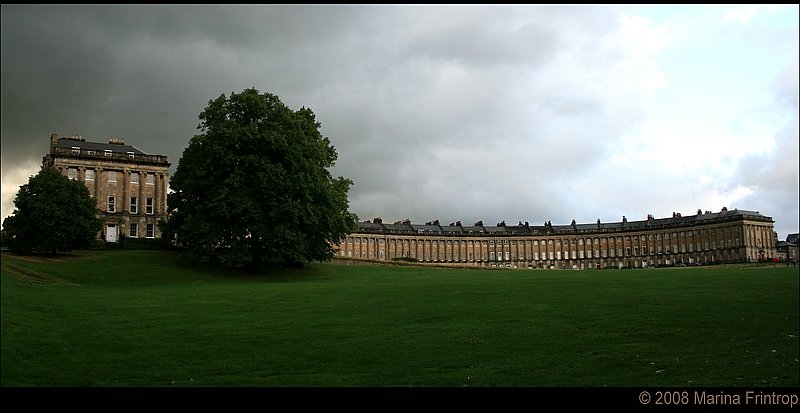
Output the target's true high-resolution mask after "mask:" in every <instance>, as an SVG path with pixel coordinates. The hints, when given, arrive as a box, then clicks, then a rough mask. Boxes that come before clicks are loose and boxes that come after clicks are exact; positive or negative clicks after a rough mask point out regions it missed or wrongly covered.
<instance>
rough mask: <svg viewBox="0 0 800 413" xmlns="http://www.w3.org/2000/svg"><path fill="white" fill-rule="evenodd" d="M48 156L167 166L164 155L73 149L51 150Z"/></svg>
mask: <svg viewBox="0 0 800 413" xmlns="http://www.w3.org/2000/svg"><path fill="white" fill-rule="evenodd" d="M50 154H51V155H58V156H63V157H72V158H90V159H103V160H111V161H117V162H135V163H151V164H158V165H168V164H169V162H168V161H167V157H166V156H164V155H146V154H139V153H121V152H108V151H98V150H90V149H75V148H51V149H50Z"/></svg>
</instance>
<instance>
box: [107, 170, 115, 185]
mask: <svg viewBox="0 0 800 413" xmlns="http://www.w3.org/2000/svg"><path fill="white" fill-rule="evenodd" d="M108 182H117V172H116V171H108Z"/></svg>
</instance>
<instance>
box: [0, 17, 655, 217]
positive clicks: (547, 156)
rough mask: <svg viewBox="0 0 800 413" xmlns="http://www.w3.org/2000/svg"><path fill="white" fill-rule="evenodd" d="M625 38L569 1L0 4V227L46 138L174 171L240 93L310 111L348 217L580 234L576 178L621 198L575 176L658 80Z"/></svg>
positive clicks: (594, 207)
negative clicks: (215, 105) (109, 143)
mask: <svg viewBox="0 0 800 413" xmlns="http://www.w3.org/2000/svg"><path fill="white" fill-rule="evenodd" d="M624 24H625V23H624V22H623V21H622V20H621V19H620V9H619V8H616V7H587V6H582V7H541V6H515V7H510V6H507V7H494V6H474V7H473V6H413V7H412V6H308V5H304V6H269V5H267V6H186V5H184V6H138V5H128V6H9V5H3V6H2V63H1V64H2V97H1V99H2V101H1V103H2V174H3V185H4V188H3V197H4V198H3V208H4V210H3V214H8V213H10V212H11V211H10V210H9V209H8V205H10V199H9V198H10V197H13V192H14V191H13V189H15V188H12V190H9V189H8V188H6V186H9V185H14V186H16V185H19V184H21V183H23V181H24V179H27V177H26V176H21V175H24V174H25V173H34V172H35V170H33V169H32V167H35V166H36V165H37V164H40V163H41V157H42V156H43V155H44V154H45V153H47V150H48V138H49V136H50V134H51V133H60V134H65V135H69V134H73V133H74V134H81V135H83V136H84V137H86V138H87V139H90V140H99V141H102V140H104V139H106V138H107V137H115V136H122V137H125V138H126V142H127V143H129V144H133V145H135V146H137V147H138V148H140V149H142V150H144V151H145V152H150V153H159V154H164V155H167V156H169V158H170V160H171V161H172V163H173V170H174V167H175V165H176V164H177V163H178V160H179V158H180V155H181V153H182V151H183V149H184V148H185V147H186V145H187V144H188V142H189V139H190V138H191V137H192V136H193V135H194V134H196V133H197V132H198V131H197V125H198V118H197V116H198V114H199V113H200V112H201V111H202V110H203V108H204V107H205V106H206V105H207V103H208V101H209V100H210V99H213V98H216V97H218V96H219V95H221V94H226V95H227V94H230V93H231V92H240V91H241V90H243V89H245V88H248V87H255V88H257V89H259V90H260V91H262V92H269V93H273V94H276V95H278V96H279V97H280V98H281V100H282V101H283V102H284V103H286V104H287V105H288V106H290V107H292V108H295V109H298V108H300V107H303V106H305V107H309V108H311V109H312V110H313V111H314V113H315V114H316V115H317V119H318V120H319V121H320V122H321V123H322V133H323V134H324V135H326V136H328V137H330V139H331V141H332V143H333V144H334V146H335V147H336V149H337V151H338V153H339V159H338V162H337V164H336V166H335V167H334V168H333V171H332V172H333V173H334V175H343V176H346V177H349V178H351V179H353V180H354V181H355V186H354V187H353V188H352V189H351V191H350V201H351V202H350V204H351V209H352V210H353V211H354V212H356V213H357V214H359V215H360V216H361V218H362V219H368V218H373V217H376V216H382V217H384V218H385V219H387V220H397V219H402V218H411V219H412V220H414V221H415V222H419V221H425V220H429V219H437V218H438V219H440V220H442V222H445V221H447V222H450V221H455V220H463V221H464V222H468V221H475V220H484V221H486V222H491V223H494V222H498V221H501V220H506V221H508V222H516V221H517V220H522V221H526V220H529V221H531V222H532V223H533V222H534V221H535V222H536V223H540V222H539V221H544V220H547V219H551V220H552V221H553V222H554V223H556V222H558V223H567V222H569V220H570V219H572V218H580V216H579V214H580V213H583V214H585V215H586V216H589V217H591V218H587V219H584V220H581V221H582V222H584V221H585V222H593V221H594V217H595V216H596V215H598V214H600V213H601V212H602V211H600V210H601V209H604V208H605V209H608V204H607V202H610V201H608V199H606V198H605V195H603V196H602V197H601V198H603V199H600V198H598V199H596V200H594V201H592V202H591V203H587V202H586V201H585V200H584V199H579V198H578V199H576V196H577V195H576V194H583V196H584V197H589V196H592V195H594V194H596V193H597V192H594V190H591V191H587V189H586V188H584V187H581V186H578V185H577V183H576V182H577V181H578V180H582V181H583V182H586V181H587V180H588V181H589V182H591V184H592V185H593V186H596V187H598V186H599V187H603V186H607V187H608V188H609V190H611V189H614V190H616V191H623V192H626V191H628V189H625V188H626V186H625V184H624V182H625V181H624V180H621V179H620V180H618V182H613V183H612V184H613V185H610V184H607V183H606V182H608V181H609V179H610V177H609V176H607V175H602V176H600V175H598V176H597V179H596V180H589V177H590V176H591V173H592V172H591V171H592V168H593V166H596V165H600V164H602V163H604V162H608V159H609V158H610V156H611V155H612V154H614V153H615V152H616V151H618V145H619V143H620V142H621V139H623V137H624V136H626V135H630V134H631V133H634V132H635V131H636V128H637V125H638V123H640V122H641V121H642V119H644V118H645V110H646V109H645V106H646V102H647V99H648V96H649V95H648V93H650V92H649V90H650V89H652V87H651V85H650V83H651V79H652V78H654V77H656V78H657V76H658V73H657V72H658V70H657V68H654V65H653V64H652V62H651V60H652V59H651V57H650V56H649V55H648V54H647V53H642V52H641V51H640V50H638V49H636V48H635V47H633V48H632V47H630V45H629V44H628V43H630V41H631V39H630V38H631V35H630V34H626V33H624V32H623V31H622V30H621V28H622V26H623V25H624ZM633 40H636V39H635V34H634V39H633ZM12 178H13V179H12ZM611 179H614V177H612V178H611ZM626 179H629V178H628V177H626ZM10 182H14V183H13V184H9V183H10ZM617 185H618V186H617ZM9 194H10V195H9ZM604 202H605V203H604ZM627 207H628V208H631V209H635V210H637V211H638V209H637V208H640V207H639V206H638V205H633V204H631V205H629V206H627ZM642 208H643V207H642ZM616 212H617V211H615V212H614V213H616ZM640 212H641V211H640Z"/></svg>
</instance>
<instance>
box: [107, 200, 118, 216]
mask: <svg viewBox="0 0 800 413" xmlns="http://www.w3.org/2000/svg"><path fill="white" fill-rule="evenodd" d="M115 203H116V199H115V198H114V197H113V196H110V197H108V208H107V209H106V210H107V211H108V212H117V210H116V205H115Z"/></svg>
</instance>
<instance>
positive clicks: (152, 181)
mask: <svg viewBox="0 0 800 413" xmlns="http://www.w3.org/2000/svg"><path fill="white" fill-rule="evenodd" d="M42 163H43V164H44V165H46V166H53V167H55V168H57V169H58V170H59V171H61V173H62V174H64V175H65V176H67V177H68V178H70V179H78V180H80V181H82V182H84V183H85V184H86V187H87V188H89V193H90V194H91V196H92V197H93V198H94V199H95V200H96V201H97V217H98V218H101V219H102V220H103V227H102V230H101V233H100V234H99V237H100V239H102V240H104V241H106V242H118V241H119V239H120V237H136V238H156V237H159V236H160V231H159V229H158V221H159V219H162V218H165V217H166V211H167V182H168V179H169V166H170V164H169V162H167V157H166V156H162V155H149V154H147V153H144V152H142V151H141V150H139V149H137V148H136V147H133V146H130V145H125V142H124V141H123V140H122V139H121V138H117V139H110V140H109V143H107V144H106V143H98V142H87V141H86V140H84V139H83V138H82V137H80V136H75V135H73V136H71V137H62V138H59V137H58V135H57V134H53V135H51V136H50V153H49V154H48V155H46V156H45V157H44V158H43V159H42Z"/></svg>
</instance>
